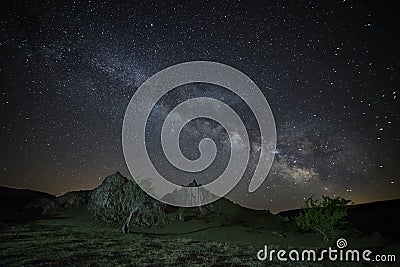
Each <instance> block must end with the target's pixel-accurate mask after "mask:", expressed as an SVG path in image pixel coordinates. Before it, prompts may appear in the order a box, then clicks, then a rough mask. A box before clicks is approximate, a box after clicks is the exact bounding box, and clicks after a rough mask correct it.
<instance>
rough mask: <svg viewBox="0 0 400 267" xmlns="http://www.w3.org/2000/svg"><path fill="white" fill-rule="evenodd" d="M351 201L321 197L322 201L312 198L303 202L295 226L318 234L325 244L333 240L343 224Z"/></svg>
mask: <svg viewBox="0 0 400 267" xmlns="http://www.w3.org/2000/svg"><path fill="white" fill-rule="evenodd" d="M348 204H352V202H351V200H347V199H344V198H341V197H336V198H330V197H328V196H322V201H320V202H319V201H318V200H317V199H314V198H313V196H312V197H310V198H308V199H307V200H306V201H305V206H304V208H303V209H302V210H301V211H300V215H299V216H298V217H297V218H296V224H297V226H299V227H300V228H302V229H303V230H311V231H316V232H318V233H320V234H321V235H322V236H323V238H324V241H325V242H329V241H330V240H332V239H333V238H335V237H336V236H337V234H338V232H339V228H340V227H341V226H342V225H343V224H344V223H345V218H346V216H347V213H348V209H349V206H348Z"/></svg>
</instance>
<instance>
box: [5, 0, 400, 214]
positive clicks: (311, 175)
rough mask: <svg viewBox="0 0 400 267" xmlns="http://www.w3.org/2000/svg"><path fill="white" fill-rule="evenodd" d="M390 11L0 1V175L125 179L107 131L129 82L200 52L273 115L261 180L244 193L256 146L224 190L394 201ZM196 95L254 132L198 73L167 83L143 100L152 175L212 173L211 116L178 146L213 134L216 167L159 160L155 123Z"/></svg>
mask: <svg viewBox="0 0 400 267" xmlns="http://www.w3.org/2000/svg"><path fill="white" fill-rule="evenodd" d="M397 10H398V9H397V8H396V5H395V1H393V2H391V1H359V2H353V1H323V2H321V1H308V2H303V1H298V2H290V3H289V2H287V1H278V2H275V1H238V0H230V1H204V2H203V1H201V3H199V1H182V2H179V1H171V2H167V1H160V2H152V3H145V1H124V2H119V1H110V2H106V1H87V2H78V1H64V2H59V1H30V2H29V3H28V2H25V1H2V2H1V4H0V14H1V16H0V84H1V86H0V91H1V93H0V94H1V102H0V111H1V112H0V116H1V132H0V147H1V154H0V184H1V185H4V186H11V187H18V188H30V189H35V190H41V191H45V192H50V193H52V194H56V195H60V194H63V193H65V192H67V191H71V190H79V189H91V188H94V187H96V186H98V185H99V184H100V183H101V181H102V180H103V179H104V177H106V176H107V175H109V174H112V173H114V172H116V171H120V172H121V173H123V174H124V175H127V176H128V175H130V174H129V172H128V170H127V167H126V164H125V160H124V156H123V152H122V144H121V131H122V122H123V118H124V114H125V110H126V108H127V105H128V103H129V101H130V99H131V97H132V96H133V94H134V93H135V91H136V90H137V88H138V87H139V86H140V85H141V84H142V83H143V82H144V81H145V80H146V79H147V78H149V77H151V76H152V75H153V74H155V73H157V72H158V71H160V70H162V69H164V68H166V67H168V66H171V65H174V64H178V63H182V62H187V61H195V60H209V61H215V62H220V63H224V64H227V65H230V66H232V67H234V68H236V69H238V70H240V71H242V72H244V73H245V74H246V75H248V76H249V77H250V78H251V79H252V80H253V81H254V82H255V83H256V84H257V85H258V86H259V88H260V89H261V90H262V92H263V94H264V95H265V97H266V99H267V100H268V102H269V105H270V107H271V109H272V112H273V114H274V117H275V123H276V126H277V148H276V151H274V153H275V161H274V164H273V166H272V169H271V172H270V174H269V175H268V178H267V180H266V181H265V182H264V183H263V185H262V186H261V187H260V188H259V189H258V190H257V191H256V192H254V193H251V194H250V193H248V192H247V188H248V182H249V177H250V176H251V172H252V170H253V169H254V165H255V164H256V163H257V156H258V154H257V149H256V148H254V149H253V150H252V160H251V161H250V163H249V166H248V168H247V169H246V173H245V176H244V178H243V179H242V180H241V181H240V183H239V185H238V186H237V187H236V188H235V189H234V190H233V191H232V192H231V193H230V194H229V195H228V198H229V197H232V198H233V199H235V200H236V201H237V202H238V203H239V204H240V203H241V204H243V205H244V206H257V207H258V208H266V209H270V210H272V211H280V210H284V209H290V208H296V207H300V206H301V205H302V204H303V202H304V199H305V198H306V197H309V196H310V195H313V194H314V195H321V194H325V195H331V196H343V197H346V198H350V199H352V200H354V201H355V202H357V203H362V202H370V201H375V200H382V199H391V198H398V197H400V191H399V189H400V177H399V172H398V169H399V163H400V115H399V110H400V105H399V100H400V99H399V94H400V87H399V85H400V75H399V67H400V52H399V49H398V47H400V37H399V36H400V16H399V14H398V12H397ZM197 96H208V97H213V98H217V99H219V100H221V101H224V102H225V103H227V104H229V105H230V106H232V107H233V108H234V110H235V111H236V112H237V113H238V114H240V116H241V117H242V118H243V119H244V121H246V128H248V131H249V136H250V139H251V140H252V144H253V145H254V146H255V147H256V146H257V141H258V140H259V131H258V130H257V129H258V128H257V125H256V123H255V121H254V119H253V117H252V114H251V112H249V109H248V107H246V104H245V103H243V101H242V100H241V99H240V98H238V97H237V96H236V95H234V94H232V93H230V92H229V91H227V90H226V89H224V88H219V87H217V86H211V85H207V84H201V83H200V84H189V85H185V86H182V87H180V88H176V89H175V90H173V91H171V93H169V94H167V95H165V96H164V97H163V98H162V99H161V100H160V101H159V103H157V105H156V106H155V108H154V110H153V111H152V114H151V116H150V119H149V122H148V123H149V125H148V131H147V132H146V134H147V136H146V138H148V140H149V144H151V145H150V146H149V147H148V149H149V153H150V155H151V158H152V160H153V161H154V162H155V165H157V168H158V169H159V170H160V172H162V173H164V174H166V176H167V177H169V179H171V180H174V181H175V182H177V183H181V184H185V183H188V182H190V181H191V180H193V179H196V180H197V181H199V182H200V183H207V182H209V181H211V180H212V179H213V175H215V174H218V173H220V172H221V170H222V169H223V166H224V164H226V160H227V155H229V145H226V143H229V138H228V137H227V134H226V132H224V130H223V129H221V127H220V125H218V124H217V123H215V122H214V121H211V120H207V119H197V120H194V121H192V122H191V123H189V124H188V125H187V127H185V128H184V129H183V131H182V136H181V140H180V142H181V146H182V149H183V153H184V154H185V155H186V156H187V157H188V158H193V159H195V158H196V157H198V153H199V152H198V149H196V147H195V146H193V144H196V142H197V143H198V142H199V141H200V140H201V138H204V137H211V138H213V139H214V140H216V144H217V148H218V149H219V150H218V154H217V159H216V160H218V162H217V163H216V164H214V165H213V166H214V167H213V168H212V169H210V170H208V172H205V173H201V174H200V175H198V176H196V177H194V176H192V175H185V174H182V173H179V172H178V173H176V172H175V171H174V170H173V169H172V168H170V166H168V164H167V163H168V162H166V160H165V158H164V157H163V155H162V149H161V148H160V146H159V143H160V135H159V132H158V131H159V130H160V129H159V125H160V123H161V122H162V118H165V117H166V116H167V114H168V112H169V111H170V110H171V109H173V107H175V106H176V105H177V104H179V103H180V102H182V101H184V100H187V99H189V98H192V97H197ZM227 138H228V139H227ZM146 140H147V139H146ZM246 177H247V178H246ZM246 183H247V184H246Z"/></svg>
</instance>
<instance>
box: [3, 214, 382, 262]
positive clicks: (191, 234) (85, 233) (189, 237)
mask: <svg viewBox="0 0 400 267" xmlns="http://www.w3.org/2000/svg"><path fill="white" fill-rule="evenodd" d="M202 226H203V228H204V225H202ZM208 226H209V227H208V228H209V229H207V230H204V231H193V230H194V229H196V228H197V229H198V228H199V227H200V225H196V224H195V223H192V224H187V223H185V224H182V225H169V226H166V227H164V228H161V229H160V228H156V229H151V232H152V233H153V234H148V233H147V234H146V233H130V234H122V233H121V231H119V229H115V228H111V227H109V226H107V225H104V224H102V223H99V222H95V221H91V220H89V218H87V215H85V214H84V213H82V212H80V213H77V212H76V211H65V212H63V213H62V214H59V215H58V216H56V217H53V218H48V219H43V220H39V221H36V222H34V223H30V224H24V225H13V226H10V225H8V226H4V225H3V226H2V228H1V229H0V266H1V265H4V266H33V265H40V266H43V265H46V266H266V265H268V266H287V265H288V263H286V264H284V263H279V262H275V263H272V262H260V261H258V260H257V257H256V253H257V251H258V250H260V249H261V248H262V247H263V244H265V243H266V242H267V241H268V244H277V245H275V248H276V247H277V246H279V247H286V248H289V247H290V245H289V244H292V245H293V244H300V243H301V242H300V241H301V240H302V241H303V243H310V242H311V243H312V242H316V240H318V239H319V237H318V235H314V234H309V235H306V236H304V234H303V235H297V236H296V235H290V236H287V237H285V238H283V237H281V236H279V235H277V234H276V233H274V231H271V229H268V228H265V229H249V228H244V227H239V226H232V227H229V226H227V227H212V225H208ZM185 227H186V228H185ZM177 229H179V230H180V231H181V232H185V233H186V234H181V235H176V234H174V231H177ZM154 233H155V234H154ZM162 233H164V234H162ZM165 233H167V234H165ZM235 237H236V238H235ZM238 237H240V238H238ZM369 241H370V242H375V243H376V242H378V243H377V244H378V245H379V242H380V241H379V240H375V241H374V240H372V239H370V240H369ZM291 265H292V266H293V265H295V266H354V263H353V264H351V263H343V262H340V263H330V262H325V263H323V264H321V265H317V264H315V263H307V262H303V263H295V264H293V263H292V264H291ZM370 266H375V265H370Z"/></svg>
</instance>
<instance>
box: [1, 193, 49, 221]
mask: <svg viewBox="0 0 400 267" xmlns="http://www.w3.org/2000/svg"><path fill="white" fill-rule="evenodd" d="M54 198H55V196H53V195H51V194H48V193H44V192H39V191H34V190H30V189H17V188H10V187H5V186H0V222H6V221H14V220H17V221H19V220H25V219H27V218H26V217H27V213H26V206H27V205H28V204H29V203H31V202H33V201H36V200H38V199H47V200H52V199H54Z"/></svg>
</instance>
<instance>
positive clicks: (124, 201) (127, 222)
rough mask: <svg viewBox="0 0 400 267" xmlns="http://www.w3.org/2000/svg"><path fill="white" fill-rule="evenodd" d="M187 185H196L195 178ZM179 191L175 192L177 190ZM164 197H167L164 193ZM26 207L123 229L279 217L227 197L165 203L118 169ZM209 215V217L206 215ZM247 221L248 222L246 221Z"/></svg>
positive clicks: (242, 222) (39, 199) (245, 221)
mask: <svg viewBox="0 0 400 267" xmlns="http://www.w3.org/2000/svg"><path fill="white" fill-rule="evenodd" d="M188 186H192V187H198V186H199V185H198V184H197V182H196V181H193V182H192V183H190V184H189V185H188ZM178 193H179V192H178ZM167 197H168V196H167ZM26 208H28V209H29V210H35V211H40V212H41V213H42V214H53V213H57V212H59V211H61V210H63V209H76V208H79V209H84V210H86V211H87V212H88V213H89V214H90V217H91V218H92V219H95V220H100V221H103V222H106V223H108V224H110V225H113V226H115V227H121V228H122V230H123V231H124V232H127V231H129V229H132V228H134V227H151V226H160V225H164V224H168V223H171V222H173V221H182V222H185V221H190V220H201V219H206V220H209V218H213V219H215V220H216V221H218V222H220V223H221V224H224V225H227V224H250V223H251V224H254V223H255V221H254V218H260V219H258V220H261V221H263V222H261V221H260V223H262V224H264V223H265V221H268V222H270V223H271V222H272V221H279V217H278V216H275V215H272V214H270V213H269V212H266V211H252V210H248V209H245V208H242V207H240V206H239V205H237V204H234V203H233V202H231V201H229V200H227V199H224V198H222V199H219V200H218V201H216V202H213V203H211V204H208V205H205V206H201V207H195V208H179V207H174V206H170V205H167V204H165V203H162V202H160V201H158V200H155V199H153V198H152V197H150V196H149V195H147V194H146V193H145V192H144V191H143V190H142V189H141V188H140V187H139V186H138V185H137V184H136V183H135V182H134V181H133V180H129V179H127V178H126V177H124V176H123V175H121V174H120V173H119V172H116V173H115V174H113V175H110V176H108V177H106V178H105V179H104V181H103V182H102V184H101V185H99V186H98V187H97V188H95V189H93V190H84V191H73V192H68V193H66V194H64V195H62V196H60V197H56V198H54V197H47V198H46V197H41V198H36V199H35V200H34V201H32V202H31V203H29V204H28V205H26ZM210 215H211V216H210ZM250 221H251V222H250Z"/></svg>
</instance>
